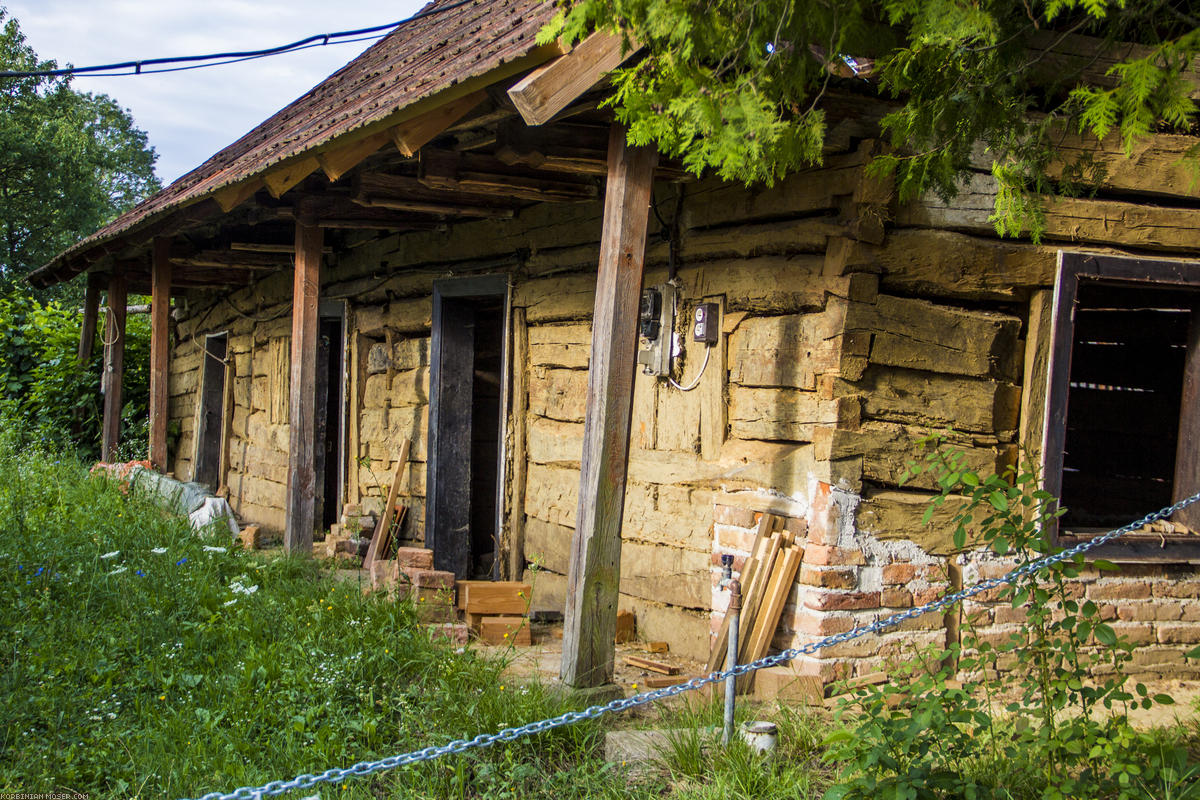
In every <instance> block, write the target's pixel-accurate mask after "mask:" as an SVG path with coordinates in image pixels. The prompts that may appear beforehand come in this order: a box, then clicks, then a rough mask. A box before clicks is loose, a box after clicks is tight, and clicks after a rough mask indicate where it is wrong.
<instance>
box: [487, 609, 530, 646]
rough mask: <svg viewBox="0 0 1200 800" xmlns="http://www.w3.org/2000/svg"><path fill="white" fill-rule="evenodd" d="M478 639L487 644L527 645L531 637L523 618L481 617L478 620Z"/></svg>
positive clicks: (526, 621) (526, 620)
mask: <svg viewBox="0 0 1200 800" xmlns="http://www.w3.org/2000/svg"><path fill="white" fill-rule="evenodd" d="M479 638H480V639H482V640H483V641H485V642H487V643H488V644H509V645H518V646H519V645H529V644H532V643H533V637H532V636H531V635H530V632H529V620H528V619H526V618H525V617H507V616H506V617H483V618H481V619H480V620H479Z"/></svg>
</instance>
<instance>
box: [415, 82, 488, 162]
mask: <svg viewBox="0 0 1200 800" xmlns="http://www.w3.org/2000/svg"><path fill="white" fill-rule="evenodd" d="M486 98H487V92H485V91H483V90H479V91H475V92H471V93H470V94H468V95H465V96H463V97H460V98H458V99H457V100H451V101H450V102H449V103H445V104H443V105H440V106H438V107H437V108H435V109H433V110H432V111H427V112H426V113H424V114H421V115H420V116H418V117H413V118H412V119H410V120H407V121H405V122H402V123H400V124H399V125H397V126H396V127H394V128H392V141H394V142H395V143H396V149H397V150H399V151H400V154H401V155H402V156H404V157H405V158H411V157H412V156H414V155H416V153H417V151H418V150H420V149H421V148H422V147H424V146H425V145H426V144H428V143H429V142H430V141H431V140H432V139H433V137H435V136H437V135H438V134H440V133H442V132H443V131H445V130H446V128H449V127H450V126H451V125H453V124H454V123H455V122H458V121H459V120H460V119H462V118H463V116H465V115H466V113H467V112H468V111H470V110H471V109H472V108H474V107H475V106H477V105H479V104H480V103H481V102H483V101H484V100H485V99H486Z"/></svg>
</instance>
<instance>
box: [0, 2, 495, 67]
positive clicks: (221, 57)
mask: <svg viewBox="0 0 1200 800" xmlns="http://www.w3.org/2000/svg"><path fill="white" fill-rule="evenodd" d="M474 2H476V0H458V2H455V3H450V4H448V5H444V6H440V7H438V8H431V9H429V10H428V11H421V12H418V13H416V14H413V15H412V16H411V17H408V18H406V19H402V20H400V21H398V22H389V23H387V24H386V25H375V26H373V27H370V28H359V29H357V30H352V31H339V32H337V33H318V34H314V35H312V36H307V37H305V38H303V39H300V40H298V41H295V42H292V43H290V44H284V45H279V46H278V47H268V48H265V49H262V50H243V51H235V52H228V53H209V54H207V55H201V56H170V57H167V58H147V59H141V60H139V61H122V62H118V63H114V64H100V65H97V66H91V67H63V68H62V69H40V70H28V71H15V70H7V71H3V72H0V78H51V77H60V76H63V75H83V74H95V73H109V76H110V77H124V76H126V75H141V74H143V73H145V74H153V73H155V72H167V71H172V72H178V71H183V70H189V69H202V68H204V67H214V66H219V64H216V63H209V64H201V63H195V64H191V66H185V67H176V68H174V69H172V70H145V69H144V67H146V66H155V65H158V64H189V63H191V62H202V61H209V62H220V63H224V64H230V63H235V62H236V61H245V60H249V59H252V58H263V57H266V56H277V55H282V54H284V53H290V52H294V51H296V50H304V49H308V48H309V47H324V46H325V45H328V44H346V42H331V41H330V40H331V39H348V38H350V37H356V36H365V35H367V34H373V33H379V32H380V31H387V32H389V33H390V32H392V31H395V30H399V29H400V28H401V27H403V26H405V25H409V24H411V23H413V22H416V21H418V20H422V19H426V18H428V17H433V16H437V15H440V14H444V13H446V12H448V11H453V10H454V9H456V8H461V7H462V6H465V5H471V4H472V3H474ZM386 35H387V34H386V33H385V34H381V37H382V36H386ZM381 37H376V38H381ZM355 41H361V40H355ZM116 69H132V70H133V72H120V73H111V72H110V71H111V70H116Z"/></svg>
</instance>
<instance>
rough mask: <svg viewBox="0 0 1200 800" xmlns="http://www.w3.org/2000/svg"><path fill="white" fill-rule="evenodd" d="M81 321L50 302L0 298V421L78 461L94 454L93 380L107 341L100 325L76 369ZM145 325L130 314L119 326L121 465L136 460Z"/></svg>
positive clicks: (140, 443) (143, 420)
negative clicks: (70, 450) (68, 449)
mask: <svg viewBox="0 0 1200 800" xmlns="http://www.w3.org/2000/svg"><path fill="white" fill-rule="evenodd" d="M81 324H82V320H81V315H80V314H79V311H78V310H77V309H76V308H73V307H71V308H68V307H64V305H63V304H62V303H60V302H57V301H51V302H47V303H40V302H38V301H37V300H33V299H30V298H29V297H26V296H24V295H21V294H17V293H14V294H12V295H10V296H8V297H0V414H2V415H3V416H4V417H5V418H7V419H9V420H25V421H27V422H26V424H27V426H28V427H31V428H35V429H36V430H37V433H38V436H39V438H45V439H48V440H49V441H52V442H55V443H56V444H58V445H60V446H64V445H69V446H72V447H74V448H76V449H77V451H78V453H79V455H80V457H82V458H96V457H97V456H98V455H99V453H100V419H101V412H102V403H103V399H102V397H101V394H100V376H101V374H102V372H103V366H102V362H103V347H101V346H100V340H102V339H103V337H104V336H106V335H108V334H107V331H106V329H105V327H104V326H103V325H101V326H100V330H99V334H98V336H97V343H96V346H95V347H94V348H93V352H92V357H91V359H90V361H89V362H88V363H86V364H81V363H79V359H78V349H79V334H80V326H81ZM149 363H150V323H149V320H147V319H146V318H145V317H144V316H143V315H137V314H131V315H130V316H129V317H128V319H127V321H126V325H125V373H124V378H123V380H122V389H121V398H122V408H121V448H120V454H121V458H122V459H123V460H129V459H133V458H144V457H145V452H146V447H147V436H148V428H147V426H148V424H149V406H150V391H149V379H150V376H149Z"/></svg>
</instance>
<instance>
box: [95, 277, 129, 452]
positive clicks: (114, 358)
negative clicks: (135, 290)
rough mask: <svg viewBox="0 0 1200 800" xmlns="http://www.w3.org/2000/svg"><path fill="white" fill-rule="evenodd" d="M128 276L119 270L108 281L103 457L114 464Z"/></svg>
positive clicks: (101, 437)
mask: <svg viewBox="0 0 1200 800" xmlns="http://www.w3.org/2000/svg"><path fill="white" fill-rule="evenodd" d="M125 286H126V284H125V273H124V272H123V271H122V270H121V269H120V268H119V267H117V268H115V269H114V271H113V273H112V274H111V275H110V276H109V278H108V317H107V319H106V320H105V325H104V378H103V382H102V385H103V387H104V422H103V426H104V427H103V428H102V429H101V436H100V441H101V448H100V458H101V460H103V461H109V462H111V461H114V460H116V458H117V445H119V444H120V443H121V380H122V378H123V376H124V374H125V303H126V300H127V295H126V288H125Z"/></svg>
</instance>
